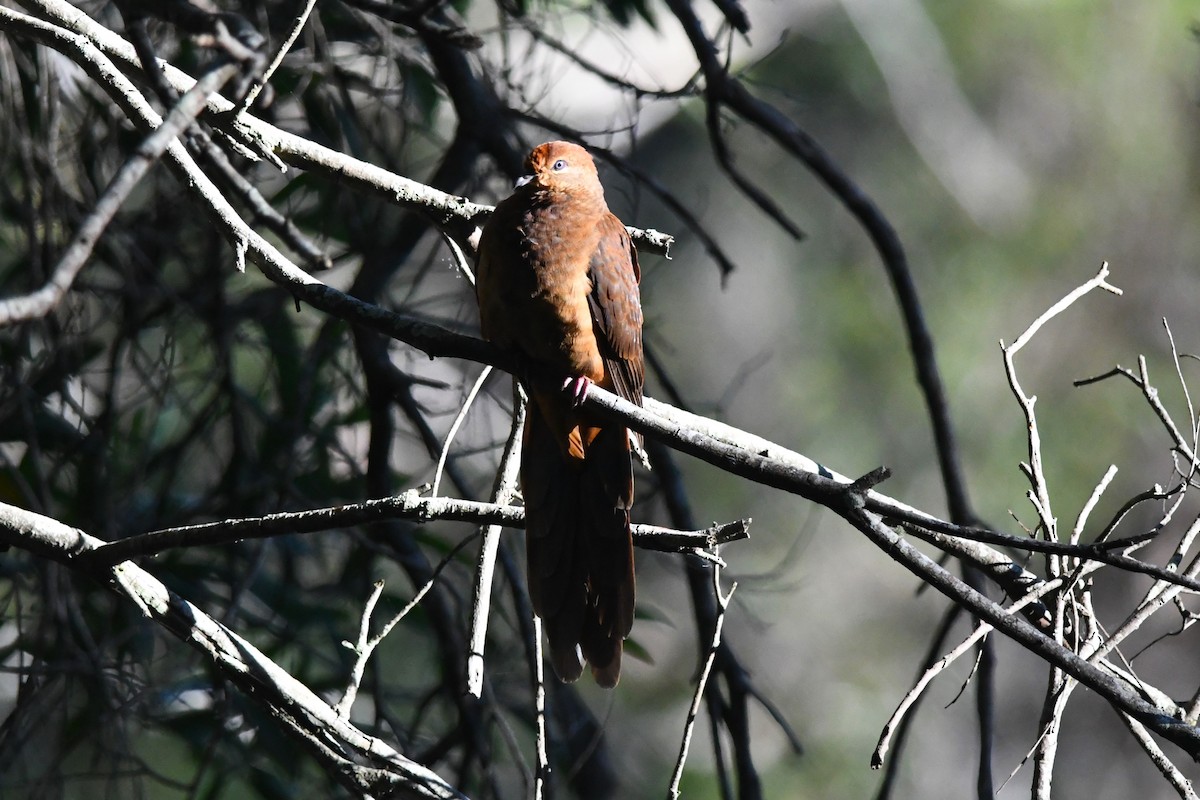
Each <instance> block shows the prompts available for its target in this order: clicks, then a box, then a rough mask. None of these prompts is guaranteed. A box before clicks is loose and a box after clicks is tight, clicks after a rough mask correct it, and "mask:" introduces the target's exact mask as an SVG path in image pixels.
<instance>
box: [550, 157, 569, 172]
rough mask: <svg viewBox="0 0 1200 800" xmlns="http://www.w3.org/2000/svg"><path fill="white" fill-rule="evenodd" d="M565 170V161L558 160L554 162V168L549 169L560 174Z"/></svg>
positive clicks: (562, 159)
mask: <svg viewBox="0 0 1200 800" xmlns="http://www.w3.org/2000/svg"><path fill="white" fill-rule="evenodd" d="M566 168H567V161H566V159H564V158H560V159H559V160H558V161H555V162H554V166H553V167H551V168H550V169H552V170H554V171H555V172H562V171H563V170H564V169H566Z"/></svg>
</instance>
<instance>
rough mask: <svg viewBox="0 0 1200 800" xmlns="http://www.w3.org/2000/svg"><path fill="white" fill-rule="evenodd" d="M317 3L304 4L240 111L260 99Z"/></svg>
mask: <svg viewBox="0 0 1200 800" xmlns="http://www.w3.org/2000/svg"><path fill="white" fill-rule="evenodd" d="M316 4H317V0H308V2H306V3H305V4H304V9H303V10H302V11H301V12H300V15H299V16H298V17H296V22H295V24H294V25H292V29H291V31H289V32H288V35H287V38H286V39H284V40H283V44H281V45H280V46H279V51H278V52H277V53H275V57H274V58H273V59H271V63H270V64H268V65H267V68H266V69H265V70H264V71H263V74H262V77H260V78H259V79H258V80H256V81H255V82H254V85H253V86H252V87H250V91H248V92H246V97H245V98H244V99H243V100H242V107H241V109H240V111H245V110H246V109H248V108H250V106H252V105H254V101H255V100H256V99H258V93H259V92H261V91H262V90H263V87H264V86H266V85H267V82H268V81H270V80H271V76H272V75H273V74H275V70H277V69H279V65H280V64H282V63H283V59H284V57H285V56H286V55H287V54H288V51H289V50H291V49H292V45H293V44H295V42H296V38H297V37H299V36H300V31H302V30H304V25H305V23H307V22H308V15H309V14H311V13H312V10H313V6H315V5H316Z"/></svg>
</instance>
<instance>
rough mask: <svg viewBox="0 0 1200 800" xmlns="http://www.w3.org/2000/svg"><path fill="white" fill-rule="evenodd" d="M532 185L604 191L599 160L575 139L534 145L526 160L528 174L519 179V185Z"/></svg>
mask: <svg viewBox="0 0 1200 800" xmlns="http://www.w3.org/2000/svg"><path fill="white" fill-rule="evenodd" d="M529 184H533V186H534V187H535V188H537V189H542V190H549V191H552V192H570V193H579V192H580V191H587V192H595V193H597V194H598V195H600V196H603V194H604V190H603V189H602V188H601V186H600V176H599V175H597V174H596V163H595V162H594V161H592V157H591V156H590V155H588V151H587V150H584V149H583V148H582V147H580V146H579V145H577V144H572V143H571V142H546V143H545V144H539V145H538V146H537V147H535V148H533V152H531V153H530V154H529V157H528V158H526V159H525V175H524V176H523V177H522V178H521V179H520V180H518V181H517V187H518V188H520V187H522V186H526V185H529Z"/></svg>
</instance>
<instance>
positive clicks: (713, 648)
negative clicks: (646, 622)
mask: <svg viewBox="0 0 1200 800" xmlns="http://www.w3.org/2000/svg"><path fill="white" fill-rule="evenodd" d="M712 579H713V592H714V594H715V596H716V598H717V618H716V621H715V623H714V624H713V636H712V643H711V644H710V646H709V648H708V657H707V658H706V659H704V668H703V669H701V670H700V679H699V680H698V681H697V682H696V691H695V693H694V694H693V695H692V705H691V706H690V707H689V708H688V715H687V722H685V723H684V726H683V740H682V741H681V742H680V743H679V757H678V758H677V759H676V760H675V771H674V772H673V773H672V774H671V784H670V786H669V787H668V788H667V797H669V798H670V799H671V800H677V798H678V797H679V781H680V779H682V778H683V765H684V764H685V763H686V762H687V757H688V748H689V747H690V746H691V743H692V730H693V729H694V728H695V726H696V717H698V716H699V715H700V703H701V701H702V700H703V699H704V687H705V685H706V684H707V683H708V676H709V673H710V672H712V667H713V661H715V660H716V658H717V650H718V649H720V646H721V628H722V627H723V626H724V624H725V613H726V611H728V609H729V600H730V598H732V597H733V593H734V591H736V590H737V583H736V582H735V583H734V584H733V585H732V586H730V587H729V592H728V593H725V594H722V593H721V568H720V567H719V566H714V567H713V569H712Z"/></svg>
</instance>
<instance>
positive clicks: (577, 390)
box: [562, 375, 592, 408]
mask: <svg viewBox="0 0 1200 800" xmlns="http://www.w3.org/2000/svg"><path fill="white" fill-rule="evenodd" d="M562 388H563V391H564V392H566V393H567V394H569V395H570V396H571V405H572V406H573V407H575V408H579V406H581V405H583V401H584V400H587V396H588V392H589V391H591V389H592V379H591V378H585V377H584V376H582V375H581V376H579V377H578V378H567V379H566V380H565V381H563V385H562Z"/></svg>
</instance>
